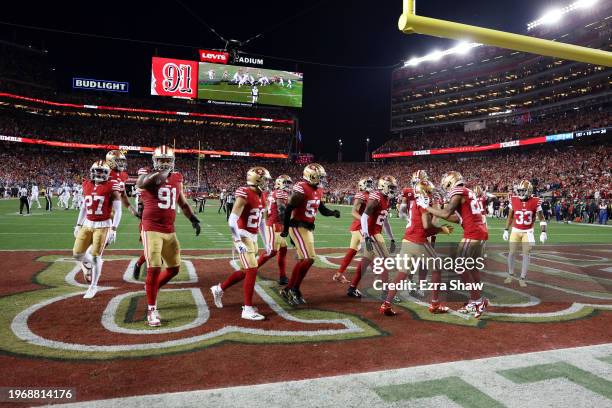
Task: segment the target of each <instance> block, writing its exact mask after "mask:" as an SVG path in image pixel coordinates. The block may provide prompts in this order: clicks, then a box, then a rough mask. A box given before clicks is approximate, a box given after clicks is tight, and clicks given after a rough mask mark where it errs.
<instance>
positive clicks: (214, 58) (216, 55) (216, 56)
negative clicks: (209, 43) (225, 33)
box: [200, 50, 229, 64]
mask: <svg viewBox="0 0 612 408" xmlns="http://www.w3.org/2000/svg"><path fill="white" fill-rule="evenodd" d="M200 61H202V62H214V63H215V64H227V63H228V61H229V52H224V51H210V50H200Z"/></svg>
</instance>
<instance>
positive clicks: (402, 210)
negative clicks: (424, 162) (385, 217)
mask: <svg viewBox="0 0 612 408" xmlns="http://www.w3.org/2000/svg"><path fill="white" fill-rule="evenodd" d="M427 180H429V178H428V176H427V172H426V171H425V170H417V171H415V172H414V173H412V177H411V178H410V187H406V188H404V189H403V190H402V201H401V203H400V206H399V216H400V218H406V219H408V210H409V209H410V203H411V202H412V200H414V186H416V185H417V183H419V182H421V181H427Z"/></svg>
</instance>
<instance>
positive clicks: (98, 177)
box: [89, 160, 111, 183]
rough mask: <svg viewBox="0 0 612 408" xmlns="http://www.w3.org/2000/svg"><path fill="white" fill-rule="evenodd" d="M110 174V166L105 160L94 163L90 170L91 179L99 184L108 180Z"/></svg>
mask: <svg viewBox="0 0 612 408" xmlns="http://www.w3.org/2000/svg"><path fill="white" fill-rule="evenodd" d="M110 172H111V169H110V166H109V165H108V164H107V163H106V162H105V161H104V160H98V161H96V162H94V164H92V165H91V169H89V174H90V175H91V179H92V180H93V181H95V182H97V183H103V182H105V181H106V180H108V177H109V176H110Z"/></svg>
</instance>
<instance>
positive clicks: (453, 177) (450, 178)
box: [440, 171, 463, 193]
mask: <svg viewBox="0 0 612 408" xmlns="http://www.w3.org/2000/svg"><path fill="white" fill-rule="evenodd" d="M462 183H463V176H462V175H461V173H459V172H457V171H449V172H448V173H446V174H444V175H443V176H442V182H441V183H440V188H442V191H444V192H445V193H449V192H450V190H451V189H453V188H455V187H457V186H458V185H459V184H462Z"/></svg>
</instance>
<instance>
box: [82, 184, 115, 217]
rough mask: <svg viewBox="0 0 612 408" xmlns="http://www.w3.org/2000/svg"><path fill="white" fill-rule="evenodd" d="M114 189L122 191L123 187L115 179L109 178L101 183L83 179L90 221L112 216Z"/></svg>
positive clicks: (84, 201) (84, 195) (85, 202)
mask: <svg viewBox="0 0 612 408" xmlns="http://www.w3.org/2000/svg"><path fill="white" fill-rule="evenodd" d="M113 191H118V192H121V187H120V186H119V184H118V183H117V182H116V181H115V180H107V181H105V182H103V183H100V184H96V183H94V182H93V181H91V180H83V203H84V205H85V208H86V209H87V219H88V220H89V221H106V220H109V219H110V218H111V212H112V210H113Z"/></svg>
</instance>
